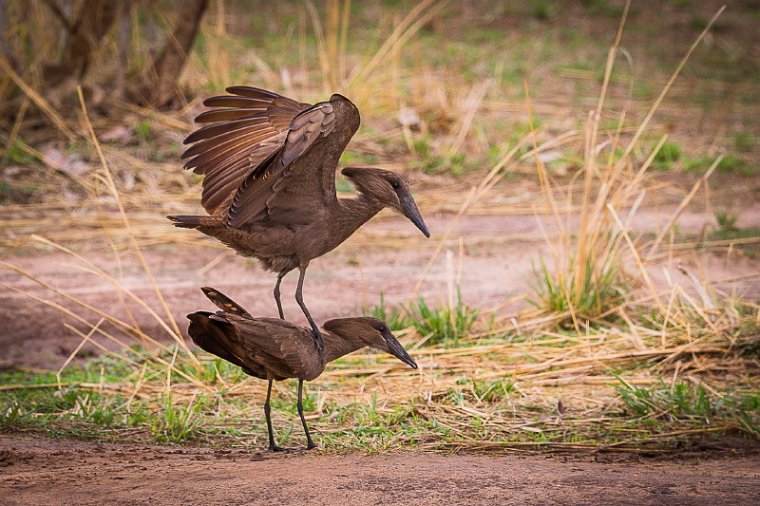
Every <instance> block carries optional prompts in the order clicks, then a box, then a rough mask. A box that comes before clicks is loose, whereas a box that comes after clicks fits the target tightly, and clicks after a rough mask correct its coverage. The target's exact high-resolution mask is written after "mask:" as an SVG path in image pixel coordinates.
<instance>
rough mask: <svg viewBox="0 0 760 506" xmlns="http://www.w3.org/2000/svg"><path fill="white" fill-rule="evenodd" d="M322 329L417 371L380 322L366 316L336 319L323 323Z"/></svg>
mask: <svg viewBox="0 0 760 506" xmlns="http://www.w3.org/2000/svg"><path fill="white" fill-rule="evenodd" d="M324 328H325V330H327V331H328V332H332V333H333V334H336V335H338V336H339V337H342V338H344V339H351V340H358V341H360V342H361V343H363V344H364V346H369V347H370V348H374V349H376V350H380V351H384V352H386V353H390V354H391V355H393V356H394V357H396V358H397V359H399V360H401V361H402V362H403V363H405V364H407V365H409V366H410V367H413V368H414V369H417V363H416V362H415V361H414V359H413V358H412V357H411V356H410V355H409V354H408V353H407V352H406V350H405V349H404V347H403V346H401V343H399V342H398V339H396V336H394V335H393V334H392V333H391V331H390V330H389V329H388V326H387V325H386V324H385V322H383V321H382V320H378V319H377V318H370V317H368V316H358V317H354V318H337V319H335V320H330V321H327V322H325V324H324Z"/></svg>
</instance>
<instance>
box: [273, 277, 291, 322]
mask: <svg viewBox="0 0 760 506" xmlns="http://www.w3.org/2000/svg"><path fill="white" fill-rule="evenodd" d="M287 273H288V271H282V272H280V273H279V274H278V275H277V283H275V285H274V301H275V302H276V303H277V312H278V313H279V314H280V320H284V319H285V313H283V311H282V302H280V283H281V282H282V278H284V277H285V275H286V274H287Z"/></svg>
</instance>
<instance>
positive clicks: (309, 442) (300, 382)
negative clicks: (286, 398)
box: [297, 379, 317, 450]
mask: <svg viewBox="0 0 760 506" xmlns="http://www.w3.org/2000/svg"><path fill="white" fill-rule="evenodd" d="M297 405H298V416H300V417H301V424H302V425H303V431H304V432H305V433H306V449H307V450H311V449H312V448H316V447H317V445H315V444H314V441H312V440H311V434H309V426H308V425H306V418H304V416H303V380H302V379H299V380H298V404H297Z"/></svg>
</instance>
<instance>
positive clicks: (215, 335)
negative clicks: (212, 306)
mask: <svg viewBox="0 0 760 506" xmlns="http://www.w3.org/2000/svg"><path fill="white" fill-rule="evenodd" d="M187 319H188V320H190V326H189V327H188V329H187V333H188V334H189V335H190V338H192V340H193V342H194V343H195V344H197V345H198V346H199V347H200V348H201V349H203V350H204V351H207V352H209V353H211V354H212V355H216V356H217V357H219V358H223V359H224V360H226V361H228V362H231V363H233V364H235V365H238V366H240V367H244V364H243V363H242V361H241V360H240V359H239V358H237V357H236V356H235V353H234V352H232V351H231V349H230V348H231V347H230V344H231V343H230V342H229V339H228V337H227V334H228V333H229V332H231V328H230V327H231V326H230V324H229V323H228V322H226V321H225V320H224V319H223V318H218V317H217V315H215V314H214V313H210V312H208V311H196V312H195V313H190V314H189V315H187Z"/></svg>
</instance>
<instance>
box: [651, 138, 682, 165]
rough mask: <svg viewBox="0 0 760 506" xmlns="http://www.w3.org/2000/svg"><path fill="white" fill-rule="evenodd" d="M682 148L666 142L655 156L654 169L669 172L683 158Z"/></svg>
mask: <svg viewBox="0 0 760 506" xmlns="http://www.w3.org/2000/svg"><path fill="white" fill-rule="evenodd" d="M681 154H682V153H681V146H679V145H678V144H677V143H675V142H672V141H665V143H664V144H663V145H662V146H661V147H660V150H659V151H658V152H657V154H655V155H654V160H653V161H652V167H654V168H656V169H658V170H662V171H667V170H670V169H671V168H673V165H674V164H675V163H676V162H677V161H678V160H679V159H680V158H681Z"/></svg>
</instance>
